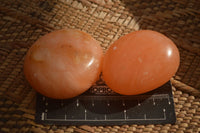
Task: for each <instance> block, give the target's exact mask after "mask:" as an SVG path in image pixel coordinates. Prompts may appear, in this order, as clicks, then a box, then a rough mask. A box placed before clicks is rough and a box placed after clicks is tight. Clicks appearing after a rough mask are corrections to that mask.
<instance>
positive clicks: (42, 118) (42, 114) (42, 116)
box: [41, 112, 44, 120]
mask: <svg viewBox="0 0 200 133" xmlns="http://www.w3.org/2000/svg"><path fill="white" fill-rule="evenodd" d="M41 117H42V120H44V112H42V116H41Z"/></svg>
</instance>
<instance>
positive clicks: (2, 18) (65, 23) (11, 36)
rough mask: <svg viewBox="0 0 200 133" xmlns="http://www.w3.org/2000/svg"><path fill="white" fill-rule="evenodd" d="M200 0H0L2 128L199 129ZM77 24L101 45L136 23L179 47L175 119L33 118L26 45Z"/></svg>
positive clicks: (57, 132) (61, 131) (4, 131)
mask: <svg viewBox="0 0 200 133" xmlns="http://www.w3.org/2000/svg"><path fill="white" fill-rule="evenodd" d="M199 9H200V1H198V0H190V1H189V0H156V1H155V0H129V1H128V0H122V1H120V0H51V1H47V0H32V1H31V0H30V1H29V0H1V1H0V133H15V132H19V133H24V132H28V133H32V132H33V133H45V132H48V133H66V132H83V133H85V132H127V133H132V132H153V133H154V132H155V133H157V132H162V133H165V132H179V133H182V132H187V133H198V132H200V98H199V96H200V94H199V90H200V10H199ZM62 28H76V29H80V30H82V31H85V32H87V33H89V34H90V35H92V36H93V37H94V38H95V39H97V40H98V41H99V42H100V43H101V46H102V48H103V49H104V50H106V49H107V48H108V46H109V45H110V44H112V42H113V41H115V40H116V39H118V38H119V37H120V36H122V35H125V34H127V33H130V32H132V31H135V30H139V29H151V30H155V31H159V32H161V33H163V34H165V35H166V36H168V37H169V38H171V39H172V40H173V41H174V42H175V43H176V45H177V46H178V48H179V51H180V56H181V64H180V67H179V70H178V72H177V73H176V75H175V76H174V77H173V79H172V80H171V81H172V83H173V93H174V101H175V111H176V116H177V122H176V123H175V124H166V125H123V126H117V125H116V126H88V125H82V126H58V125H51V126H49V125H40V124H37V123H35V122H34V119H35V118H34V115H35V99H36V95H35V94H36V93H35V91H34V90H33V89H31V87H30V86H29V84H28V83H27V82H26V80H25V78H24V75H23V60H24V56H25V54H26V52H27V50H28V49H29V48H30V46H31V45H32V44H33V43H34V42H35V41H36V40H37V39H38V38H39V37H41V36H42V35H44V34H46V33H49V32H51V31H53V30H56V29H62Z"/></svg>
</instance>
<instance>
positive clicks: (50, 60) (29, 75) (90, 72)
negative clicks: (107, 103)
mask: <svg viewBox="0 0 200 133" xmlns="http://www.w3.org/2000/svg"><path fill="white" fill-rule="evenodd" d="M102 58H103V52H102V48H101V47H100V45H99V43H98V42H97V41H96V40H95V39H94V38H92V37H91V36H90V35H88V34H86V33H84V32H82V31H79V30H72V29H68V30H66V29H63V30H58V31H54V32H51V33H49V34H47V35H45V36H43V37H41V38H40V39H39V40H37V41H36V42H35V43H34V45H32V47H31V48H30V49H29V51H28V53H27V55H26V57H25V62H24V74H25V76H26V79H27V80H28V81H29V83H30V85H31V86H32V87H33V88H34V89H35V90H36V91H38V92H39V93H41V94H43V95H45V96H47V97H51V98H56V99H65V98H72V97H75V96H77V95H79V94H81V93H83V92H85V91H86V90H87V89H89V88H90V86H91V85H92V84H93V83H94V82H95V81H96V80H97V79H98V77H99V74H100V73H101V67H102Z"/></svg>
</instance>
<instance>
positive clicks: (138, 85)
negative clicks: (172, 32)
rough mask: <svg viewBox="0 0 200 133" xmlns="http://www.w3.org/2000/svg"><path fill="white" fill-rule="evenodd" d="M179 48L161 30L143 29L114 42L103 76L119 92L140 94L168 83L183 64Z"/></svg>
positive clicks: (104, 63) (105, 60) (106, 55)
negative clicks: (180, 63)
mask: <svg viewBox="0 0 200 133" xmlns="http://www.w3.org/2000/svg"><path fill="white" fill-rule="evenodd" d="M179 62H180V57H179V51H178V49H177V47H176V46H175V44H174V43H173V42H172V41H171V40H170V39H169V38H167V37H166V36H164V35H163V34H161V33H158V32H155V31H151V30H140V31H136V32H132V33H129V34H127V35H125V36H123V37H121V38H120V39H119V40H117V41H115V42H114V44H112V45H111V46H110V48H109V49H108V51H107V52H106V54H105V58H104V62H103V78H104V80H105V82H106V84H107V85H108V86H109V87H110V88H111V89H112V90H113V91H115V92H117V93H120V94H124V95H136V94H141V93H145V92H148V91H151V90H154V89H156V88H157V87H159V86H161V85H163V84H164V83H166V82H167V81H168V80H169V79H170V78H171V77H172V76H173V75H174V74H175V73H176V71H177V69H178V67H179Z"/></svg>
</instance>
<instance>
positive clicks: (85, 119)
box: [85, 109, 87, 120]
mask: <svg viewBox="0 0 200 133" xmlns="http://www.w3.org/2000/svg"><path fill="white" fill-rule="evenodd" d="M85 120H87V110H86V109H85Z"/></svg>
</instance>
